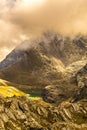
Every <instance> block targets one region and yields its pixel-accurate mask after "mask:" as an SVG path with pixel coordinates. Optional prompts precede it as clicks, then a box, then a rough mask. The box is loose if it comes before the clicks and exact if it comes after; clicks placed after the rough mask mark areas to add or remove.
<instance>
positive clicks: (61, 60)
mask: <svg viewBox="0 0 87 130" xmlns="http://www.w3.org/2000/svg"><path fill="white" fill-rule="evenodd" d="M86 51H87V37H81V36H79V37H75V38H73V39H70V38H68V37H64V38H63V37H62V36H60V35H59V34H56V33H44V35H43V36H42V37H41V38H38V39H36V40H31V41H24V43H22V44H21V45H19V46H18V47H17V48H15V49H14V50H13V51H12V52H11V53H10V54H9V55H7V57H6V58H5V59H4V60H3V61H2V62H1V63H0V77H1V78H2V79H6V80H8V81H11V82H15V83H17V84H22V85H31V86H40V87H41V86H46V85H49V84H53V83H54V82H57V81H58V80H60V79H61V77H62V72H65V73H66V70H67V68H69V66H70V65H71V64H74V63H75V62H77V61H81V62H82V65H81V67H82V66H83V65H84V64H85V62H86ZM73 66H75V65H73ZM81 67H79V68H81ZM73 68H74V67H73Z"/></svg>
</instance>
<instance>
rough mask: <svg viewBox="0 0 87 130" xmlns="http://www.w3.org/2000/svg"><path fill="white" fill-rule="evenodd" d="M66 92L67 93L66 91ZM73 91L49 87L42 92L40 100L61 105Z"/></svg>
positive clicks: (56, 86) (59, 87) (65, 88)
mask: <svg viewBox="0 0 87 130" xmlns="http://www.w3.org/2000/svg"><path fill="white" fill-rule="evenodd" d="M67 90H68V91H67ZM72 93H73V89H72V88H70V87H64V86H59V85H49V86H46V87H45V88H44V89H43V90H42V94H41V95H42V98H43V100H44V101H46V102H50V103H57V104H59V103H61V102H62V101H65V100H66V99H68V98H70V97H71V96H72Z"/></svg>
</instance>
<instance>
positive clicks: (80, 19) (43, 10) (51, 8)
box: [0, 0, 87, 58]
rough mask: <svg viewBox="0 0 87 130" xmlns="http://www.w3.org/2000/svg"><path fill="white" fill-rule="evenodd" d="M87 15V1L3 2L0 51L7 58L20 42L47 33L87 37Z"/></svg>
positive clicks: (0, 14) (19, 0) (0, 18)
mask: <svg viewBox="0 0 87 130" xmlns="http://www.w3.org/2000/svg"><path fill="white" fill-rule="evenodd" d="M86 12H87V0H77V1H76V0H65V1H64V0H61V1H60V0H8V1H7V0H2V1H1V2H0V46H1V49H0V50H1V51H2V50H3V54H4V55H6V54H7V53H6V52H9V50H12V49H13V48H14V47H15V46H17V45H18V44H19V43H20V42H21V41H23V40H25V39H28V38H29V37H30V36H37V35H38V34H41V33H42V32H43V31H48V30H50V31H56V32H59V33H61V34H63V35H76V34H78V33H81V34H87V26H86V23H87V13H86ZM6 49H7V50H8V51H6ZM4 50H5V52H4ZM3 54H2V58H3V57H4V55H3Z"/></svg>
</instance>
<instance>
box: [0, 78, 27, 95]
mask: <svg viewBox="0 0 87 130" xmlns="http://www.w3.org/2000/svg"><path fill="white" fill-rule="evenodd" d="M0 95H1V96H4V97H13V96H27V94H25V93H24V92H22V91H20V90H18V89H16V88H14V87H13V86H8V85H7V84H6V81H4V80H1V79H0Z"/></svg>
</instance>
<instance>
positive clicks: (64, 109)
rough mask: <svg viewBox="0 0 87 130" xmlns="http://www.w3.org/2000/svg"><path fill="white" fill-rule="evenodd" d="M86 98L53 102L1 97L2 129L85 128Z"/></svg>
mask: <svg viewBox="0 0 87 130" xmlns="http://www.w3.org/2000/svg"><path fill="white" fill-rule="evenodd" d="M86 108H87V100H86V99H85V100H81V101H78V102H77V103H70V102H66V101H65V102H62V103H61V104H60V105H59V106H54V105H51V104H48V103H45V102H43V101H42V100H37V101H35V100H32V99H29V98H26V97H12V98H3V97H0V129H1V130H63V129H68V130H77V129H78V130H86V129H87V109H86Z"/></svg>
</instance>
